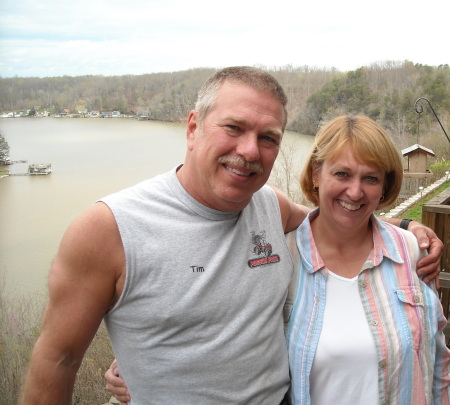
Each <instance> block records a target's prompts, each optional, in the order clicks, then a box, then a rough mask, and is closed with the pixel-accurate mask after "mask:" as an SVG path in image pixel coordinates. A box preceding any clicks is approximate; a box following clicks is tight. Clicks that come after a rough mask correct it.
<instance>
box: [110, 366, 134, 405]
mask: <svg viewBox="0 0 450 405" xmlns="http://www.w3.org/2000/svg"><path fill="white" fill-rule="evenodd" d="M105 379H106V389H107V390H108V391H109V392H110V393H111V394H113V395H114V397H115V398H116V399H117V400H118V401H119V403H120V405H127V403H128V401H130V400H131V396H130V393H129V392H128V389H127V386H126V385H125V381H124V380H123V378H122V377H120V375H119V369H118V367H117V360H114V361H113V362H112V363H111V365H110V366H109V368H108V370H106V373H105Z"/></svg>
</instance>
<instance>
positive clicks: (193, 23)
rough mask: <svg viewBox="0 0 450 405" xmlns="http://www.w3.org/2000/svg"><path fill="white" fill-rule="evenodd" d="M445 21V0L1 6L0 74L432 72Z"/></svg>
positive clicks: (175, 0) (172, 0)
mask: <svg viewBox="0 0 450 405" xmlns="http://www.w3.org/2000/svg"><path fill="white" fill-rule="evenodd" d="M449 16H450V1H449V0H433V1H430V2H424V1H418V0H377V1H367V0H308V1H304V0H271V1H267V0H258V1H256V0H226V1H217V0H133V1H124V0H90V1H87V0H69V1H56V0H0V77H3V78H6V77H15V76H19V77H54V76H64V75H68V76H82V75H104V76H113V75H126V74H131V75H139V74H144V73H155V72H174V71H181V70H187V69H192V68H199V67H212V68H222V67H225V66H232V65H250V66H260V67H261V66H262V67H267V68H282V67H285V66H287V65H290V66H292V67H294V68H295V67H301V66H305V65H306V66H310V67H311V68H330V69H331V68H336V69H338V70H340V71H349V70H355V69H357V68H359V67H361V66H368V65H371V64H373V63H383V62H386V61H396V62H403V61H405V60H409V61H411V62H413V63H420V64H424V65H431V66H438V65H441V64H450V29H449V25H448V22H449Z"/></svg>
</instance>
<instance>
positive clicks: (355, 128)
mask: <svg viewBox="0 0 450 405" xmlns="http://www.w3.org/2000/svg"><path fill="white" fill-rule="evenodd" d="M346 147H350V148H351V150H352V152H353V154H354V156H355V158H356V159H357V160H358V161H359V162H361V163H364V164H366V165H368V166H373V167H376V168H377V169H379V170H382V171H383V172H384V173H385V178H384V192H383V198H382V200H380V203H379V204H378V208H383V207H387V206H389V205H391V204H392V203H393V202H394V201H395V200H396V199H397V197H398V194H399V193H400V189H401V186H402V181H403V164H402V159H401V155H400V153H399V151H398V150H397V148H396V147H395V145H394V143H393V142H392V140H391V138H390V137H389V135H388V134H387V133H386V132H385V131H384V130H383V128H381V126H380V125H378V124H377V123H376V122H375V121H373V120H372V119H370V118H369V117H366V116H363V115H357V116H350V115H343V116H340V117H337V118H334V119H333V120H331V121H330V122H328V123H327V124H326V125H325V126H323V127H322V128H321V129H320V130H319V132H318V133H317V135H316V138H315V141H314V145H313V147H312V149H311V151H310V153H309V156H308V159H307V161H306V163H305V165H304V167H303V170H302V173H301V175H300V185H301V188H302V190H303V193H304V195H305V197H306V198H307V199H308V200H309V201H311V202H312V203H313V204H315V205H319V195H318V193H317V189H316V188H315V186H314V182H313V174H314V171H316V170H319V169H320V168H321V166H322V164H323V162H324V161H325V160H334V159H335V158H336V157H337V156H338V155H339V154H340V153H341V152H342V151H343V149H344V148H346Z"/></svg>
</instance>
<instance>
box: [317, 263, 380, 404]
mask: <svg viewBox="0 0 450 405" xmlns="http://www.w3.org/2000/svg"><path fill="white" fill-rule="evenodd" d="M377 370H378V362H377V353H376V349H375V344H374V341H373V337H372V335H371V332H370V330H369V325H368V323H367V319H366V316H365V314H364V309H363V306H362V303H361V298H360V296H359V293H358V277H355V278H352V279H348V278H344V277H341V276H338V275H337V274H334V273H332V272H331V271H329V277H328V280H327V286H326V307H325V315H324V322H323V327H322V332H321V334H320V338H319V344H318V346H317V351H316V354H315V357H314V361H313V365H312V369H311V375H310V383H311V404H312V405H330V404H333V405H368V404H370V405H377V404H379V396H378V374H377Z"/></svg>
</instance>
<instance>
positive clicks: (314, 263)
mask: <svg viewBox="0 0 450 405" xmlns="http://www.w3.org/2000/svg"><path fill="white" fill-rule="evenodd" d="M318 215H319V209H318V208H316V209H315V210H313V211H311V212H310V213H309V214H308V216H307V218H306V219H305V220H304V221H303V223H302V224H301V225H300V227H299V228H298V231H297V235H296V241H297V246H298V247H299V252H300V257H301V260H302V262H303V265H304V267H305V269H306V270H307V271H309V272H311V273H314V272H316V271H318V270H320V269H322V268H324V267H325V264H324V262H323V260H322V257H321V256H320V254H319V251H318V250H317V247H316V243H315V240H314V237H313V234H312V230H311V221H312V220H313V219H314V218H316V217H317V216H318ZM370 220H371V221H372V230H373V249H372V250H371V251H370V253H369V256H368V257H367V260H366V262H365V263H364V264H363V266H362V269H361V271H362V270H365V269H369V268H373V267H375V266H379V265H380V263H381V262H382V261H383V258H387V259H390V260H391V261H393V262H396V263H403V259H402V257H401V255H400V252H399V250H398V248H397V243H398V240H397V239H398V237H397V236H396V233H395V232H394V230H393V229H392V227H393V226H394V225H390V224H387V223H386V222H383V221H380V220H379V219H378V218H376V217H375V215H372V216H371V219H370Z"/></svg>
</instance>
